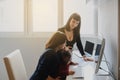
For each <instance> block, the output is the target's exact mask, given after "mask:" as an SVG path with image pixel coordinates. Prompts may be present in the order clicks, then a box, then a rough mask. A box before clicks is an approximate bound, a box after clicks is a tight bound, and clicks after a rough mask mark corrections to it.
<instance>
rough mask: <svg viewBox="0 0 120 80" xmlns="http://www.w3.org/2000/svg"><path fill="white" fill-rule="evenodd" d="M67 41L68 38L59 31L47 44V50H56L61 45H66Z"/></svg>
mask: <svg viewBox="0 0 120 80" xmlns="http://www.w3.org/2000/svg"><path fill="white" fill-rule="evenodd" d="M66 39H67V38H66V36H65V34H64V33H63V32H60V31H57V32H56V33H54V34H53V36H52V37H51V38H50V39H49V40H48V42H47V43H46V48H52V49H55V48H57V47H58V46H59V45H61V44H63V43H65V41H66Z"/></svg>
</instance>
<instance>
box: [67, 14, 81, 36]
mask: <svg viewBox="0 0 120 80" xmlns="http://www.w3.org/2000/svg"><path fill="white" fill-rule="evenodd" d="M71 19H75V20H77V21H79V24H78V26H77V27H76V28H75V29H74V33H75V34H76V35H77V34H79V32H80V25H81V17H80V15H79V14H77V13H73V14H72V15H71V16H70V18H69V19H68V21H67V23H66V24H65V28H66V30H67V31H70V21H71Z"/></svg>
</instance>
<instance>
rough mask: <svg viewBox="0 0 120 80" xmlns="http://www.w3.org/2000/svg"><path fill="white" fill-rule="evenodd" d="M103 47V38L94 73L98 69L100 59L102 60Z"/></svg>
mask: <svg viewBox="0 0 120 80" xmlns="http://www.w3.org/2000/svg"><path fill="white" fill-rule="evenodd" d="M104 47H105V39H102V43H101V49H100V54H99V56H98V61H97V65H96V69H95V73H97V72H98V71H99V68H100V64H101V61H102V57H103V54H104Z"/></svg>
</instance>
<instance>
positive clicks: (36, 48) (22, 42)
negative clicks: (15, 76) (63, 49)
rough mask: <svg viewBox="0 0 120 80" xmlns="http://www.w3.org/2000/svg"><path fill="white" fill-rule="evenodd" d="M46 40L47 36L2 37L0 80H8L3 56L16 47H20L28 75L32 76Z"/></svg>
mask: <svg viewBox="0 0 120 80" xmlns="http://www.w3.org/2000/svg"><path fill="white" fill-rule="evenodd" d="M46 40H47V38H0V80H8V76H7V73H6V69H5V66H4V63H3V57H4V56H5V55H7V54H9V53H11V52H12V51H14V50H15V49H20V51H21V53H22V56H23V60H24V63H25V67H26V70H27V75H28V77H30V76H31V75H32V73H33V72H34V70H35V67H36V65H37V62H38V59H39V57H40V55H41V54H42V52H43V51H44V44H45V42H46Z"/></svg>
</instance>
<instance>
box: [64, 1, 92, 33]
mask: <svg viewBox="0 0 120 80" xmlns="http://www.w3.org/2000/svg"><path fill="white" fill-rule="evenodd" d="M90 6H91V5H90ZM90 6H89V7H90ZM89 7H88V6H87V4H86V0H64V24H66V22H67V20H68V18H69V17H70V15H71V14H72V13H74V12H77V13H78V14H80V16H81V30H80V32H81V34H93V33H94V24H93V23H92V22H93V18H91V17H90V16H92V17H93V10H92V11H91V14H90V15H88V14H89V13H87V12H88V10H89ZM90 10H91V8H90ZM89 17H90V18H89ZM88 24H89V25H88Z"/></svg>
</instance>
